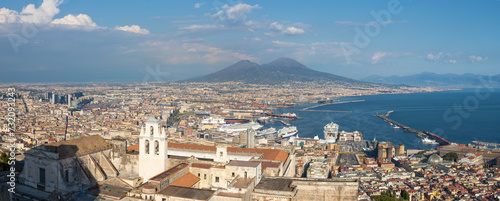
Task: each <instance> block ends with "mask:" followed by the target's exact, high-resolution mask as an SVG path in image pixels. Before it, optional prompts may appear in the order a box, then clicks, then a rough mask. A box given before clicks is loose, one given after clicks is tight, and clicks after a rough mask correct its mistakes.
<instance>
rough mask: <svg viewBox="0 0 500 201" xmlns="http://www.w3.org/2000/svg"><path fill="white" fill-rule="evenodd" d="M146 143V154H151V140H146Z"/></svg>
mask: <svg viewBox="0 0 500 201" xmlns="http://www.w3.org/2000/svg"><path fill="white" fill-rule="evenodd" d="M144 144H145V146H146V149H145V150H146V154H149V140H146V141H145V142H144Z"/></svg>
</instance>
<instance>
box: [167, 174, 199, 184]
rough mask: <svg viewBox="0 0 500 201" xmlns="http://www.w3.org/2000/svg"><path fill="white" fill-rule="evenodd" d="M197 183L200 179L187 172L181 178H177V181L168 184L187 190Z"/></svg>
mask: <svg viewBox="0 0 500 201" xmlns="http://www.w3.org/2000/svg"><path fill="white" fill-rule="evenodd" d="M198 181H200V178H198V177H197V176H195V175H194V174H192V173H190V172H188V173H186V174H185V175H182V177H179V179H177V180H175V181H173V182H172V183H170V185H173V186H181V187H188V188H189V187H191V186H193V185H195V184H196V183H197V182H198Z"/></svg>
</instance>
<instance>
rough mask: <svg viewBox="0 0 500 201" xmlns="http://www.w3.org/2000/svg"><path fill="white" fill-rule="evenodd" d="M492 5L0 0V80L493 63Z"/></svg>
mask: <svg viewBox="0 0 500 201" xmlns="http://www.w3.org/2000/svg"><path fill="white" fill-rule="evenodd" d="M498 10H500V1H460V0H458V1H425V0H419V1H417V0H412V1H409V0H401V1H397V0H387V1H314V3H305V2H304V1H232V0H216V1H189V0H183V1H164V0H163V1H117V0H107V1H95V0H85V1H83V0H66V1H57V0H43V1H40V0H39V1H18V0H3V1H1V2H0V74H1V75H2V76H1V77H0V82H81V81H146V80H147V81H155V79H156V80H158V79H161V80H179V79H185V78H191V77H196V76H200V75H204V74H207V73H211V72H214V71H217V70H219V69H222V68H224V67H227V66H229V65H231V64H233V63H235V62H237V61H239V60H243V59H248V60H251V61H254V62H256V63H260V64H262V63H268V62H270V61H272V60H274V59H276V58H279V57H290V58H294V59H296V60H298V61H299V62H301V63H303V64H305V65H306V66H308V67H310V68H312V69H315V70H318V71H324V72H329V73H333V74H337V75H342V76H346V77H351V78H355V79H360V78H364V77H368V76H370V75H375V74H376V75H409V74H415V73H421V72H435V73H456V74H463V73H474V74H486V75H488V74H500V68H499V67H498V66H499V64H500V60H499V59H498V58H499V54H500V51H499V50H500V48H499V47H500V40H499V39H498V35H500V20H499V19H500V12H498ZM377 16H379V17H378V18H377ZM152 72H153V74H156V76H153V74H152Z"/></svg>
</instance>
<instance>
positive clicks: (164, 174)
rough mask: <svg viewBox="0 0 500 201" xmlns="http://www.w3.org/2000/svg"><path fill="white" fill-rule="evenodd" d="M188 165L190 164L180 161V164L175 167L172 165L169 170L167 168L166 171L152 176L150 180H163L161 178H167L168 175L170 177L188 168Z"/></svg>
mask: <svg viewBox="0 0 500 201" xmlns="http://www.w3.org/2000/svg"><path fill="white" fill-rule="evenodd" d="M187 166H188V164H186V163H180V164H178V165H176V166H174V167H171V168H170V169H168V170H165V171H164V172H162V173H160V174H157V175H156V176H153V177H151V179H149V180H152V181H161V180H163V179H165V178H167V177H170V176H171V175H173V174H174V173H176V172H177V171H179V170H182V169H184V168H186V167H187Z"/></svg>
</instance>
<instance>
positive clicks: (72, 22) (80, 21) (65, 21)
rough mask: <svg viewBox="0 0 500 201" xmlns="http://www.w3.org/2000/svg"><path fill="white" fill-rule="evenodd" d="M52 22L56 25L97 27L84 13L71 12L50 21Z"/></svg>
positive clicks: (82, 27) (88, 28)
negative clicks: (74, 13)
mask: <svg viewBox="0 0 500 201" xmlns="http://www.w3.org/2000/svg"><path fill="white" fill-rule="evenodd" d="M52 24H56V25H67V26H66V27H68V28H76V29H79V28H81V29H85V30H93V29H97V28H99V27H98V26H97V24H96V23H95V22H94V21H92V18H90V17H89V16H88V15H86V14H78V15H77V16H74V15H72V14H69V15H66V16H64V17H63V18H60V19H55V20H54V21H52Z"/></svg>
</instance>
